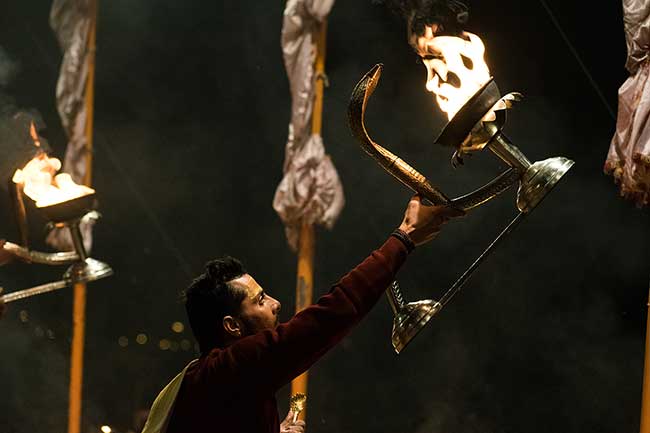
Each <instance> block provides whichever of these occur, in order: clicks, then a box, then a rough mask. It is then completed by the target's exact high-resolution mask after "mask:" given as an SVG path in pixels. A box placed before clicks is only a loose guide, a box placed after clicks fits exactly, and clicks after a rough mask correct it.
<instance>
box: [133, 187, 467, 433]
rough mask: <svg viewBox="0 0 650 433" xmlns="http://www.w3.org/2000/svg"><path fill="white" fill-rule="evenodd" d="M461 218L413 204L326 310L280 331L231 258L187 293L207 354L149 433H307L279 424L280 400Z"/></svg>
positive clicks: (161, 407)
mask: <svg viewBox="0 0 650 433" xmlns="http://www.w3.org/2000/svg"><path fill="white" fill-rule="evenodd" d="M461 214H462V212H461V211H458V210H455V209H451V208H447V207H439V206H425V205H423V204H422V203H421V202H420V199H419V198H418V197H414V198H412V199H411V201H410V202H409V204H408V207H407V209H406V212H405V215H404V219H403V221H402V224H401V225H400V226H399V229H397V230H395V231H394V232H393V233H392V234H391V236H390V237H389V238H388V240H386V242H385V243H384V244H383V246H381V247H380V248H379V249H378V250H376V251H374V252H373V253H372V254H371V255H370V256H369V257H368V258H367V259H366V260H364V261H363V263H361V264H360V265H359V266H357V267H356V268H355V269H353V270H352V271H351V272H350V273H348V274H347V275H345V276H344V277H343V278H342V279H341V280H340V281H339V282H338V283H337V284H336V285H335V286H334V287H333V288H332V289H331V290H330V292H329V293H328V294H326V295H325V296H323V297H321V298H320V299H319V300H318V302H317V303H316V304H314V305H312V306H310V307H308V308H306V309H305V310H303V311H301V312H300V313H298V314H296V315H295V316H294V317H293V318H292V319H291V320H290V321H288V322H287V323H283V324H279V321H278V317H279V316H278V314H279V312H280V303H279V302H278V301H277V300H275V299H274V298H272V297H271V296H270V295H269V294H268V293H266V292H265V291H264V289H263V288H262V287H261V286H260V284H259V283H258V282H257V281H255V279H254V278H253V276H251V275H250V274H248V273H247V272H246V270H245V269H244V268H243V266H242V264H241V263H240V262H239V261H237V260H236V259H233V258H231V257H225V258H222V259H219V260H214V261H212V262H210V263H208V264H207V266H206V272H205V273H204V274H202V275H201V276H199V277H198V278H196V279H195V280H194V281H193V282H192V284H191V285H190V287H189V288H188V290H187V291H186V302H185V307H186V310H187V314H188V317H189V322H190V326H191V327H192V332H193V333H194V336H195V337H196V339H197V340H198V342H199V346H200V349H201V356H200V358H199V359H198V360H196V361H194V362H193V363H191V364H190V365H189V366H188V367H186V369H185V370H184V372H182V373H181V374H179V375H178V376H177V377H176V379H174V381H172V383H170V384H169V385H168V386H167V387H166V388H165V389H164V390H163V391H162V392H161V393H160V395H159V396H158V398H157V399H156V401H155V402H154V405H153V406H152V409H151V415H150V416H149V420H148V421H147V425H146V426H145V429H144V430H143V433H159V432H166V433H211V432H215V433H216V432H224V433H257V432H259V433H278V432H282V433H289V432H292V433H301V432H303V431H304V422H302V421H299V422H297V423H292V419H291V415H292V414H291V413H289V415H288V416H287V418H286V419H285V420H284V421H283V422H282V424H280V422H279V417H278V412H277V407H276V401H275V393H276V391H277V390H278V389H279V388H281V387H282V386H284V385H285V384H287V383H289V382H290V381H291V380H292V379H293V378H295V377H296V376H298V375H300V374H301V373H303V372H304V371H306V370H307V369H309V367H311V365H312V364H313V363H314V362H316V361H317V360H318V359H319V358H320V357H321V356H323V355H324V354H325V353H326V352H327V351H328V350H329V349H331V348H332V347H333V346H334V345H336V344H337V343H338V342H339V341H340V340H341V339H342V338H343V337H344V336H345V335H347V334H348V333H349V332H350V330H351V329H352V328H353V327H354V325H356V324H357V323H358V322H359V321H360V320H361V319H362V318H363V317H364V316H365V315H366V313H368V311H370V309H371V308H372V307H373V306H374V304H375V303H376V302H377V300H378V299H379V298H380V297H381V296H382V294H383V293H384V291H385V289H386V288H387V287H388V285H389V284H390V283H391V282H392V281H393V280H394V278H395V274H396V272H397V270H398V269H399V268H400V266H401V265H402V263H403V262H404V261H405V260H406V257H407V255H408V253H409V252H410V251H411V250H412V249H413V248H414V247H415V246H417V245H421V244H424V243H426V242H428V241H430V240H431V239H432V238H433V237H435V235H436V234H437V233H438V232H439V231H440V227H441V226H442V224H443V223H445V222H447V221H448V220H449V219H450V218H452V217H456V216H460V215H461Z"/></svg>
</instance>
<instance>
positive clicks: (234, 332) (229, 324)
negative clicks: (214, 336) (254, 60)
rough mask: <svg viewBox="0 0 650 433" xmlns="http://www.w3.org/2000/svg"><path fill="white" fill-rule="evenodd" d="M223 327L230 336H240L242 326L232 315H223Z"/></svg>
mask: <svg viewBox="0 0 650 433" xmlns="http://www.w3.org/2000/svg"><path fill="white" fill-rule="evenodd" d="M223 329H224V330H225V331H226V333H228V334H229V335H230V336H231V337H234V338H239V337H241V336H242V327H241V325H240V324H239V320H237V319H235V318H234V317H232V316H225V317H224V318H223Z"/></svg>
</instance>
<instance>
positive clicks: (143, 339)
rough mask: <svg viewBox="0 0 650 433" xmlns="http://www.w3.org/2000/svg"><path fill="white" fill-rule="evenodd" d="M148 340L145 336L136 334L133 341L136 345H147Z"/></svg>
mask: <svg viewBox="0 0 650 433" xmlns="http://www.w3.org/2000/svg"><path fill="white" fill-rule="evenodd" d="M148 340H149V339H148V338H147V334H138V336H137V337H135V341H136V342H137V343H138V344H147V341H148Z"/></svg>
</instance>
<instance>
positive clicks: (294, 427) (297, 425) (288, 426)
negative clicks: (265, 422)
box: [280, 410, 305, 433]
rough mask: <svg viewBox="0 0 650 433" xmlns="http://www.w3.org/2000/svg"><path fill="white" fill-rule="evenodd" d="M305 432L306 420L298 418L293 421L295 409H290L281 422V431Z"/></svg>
mask: <svg viewBox="0 0 650 433" xmlns="http://www.w3.org/2000/svg"><path fill="white" fill-rule="evenodd" d="M304 432H305V422H304V421H303V420H297V421H296V422H293V411H292V410H290V411H289V413H288V414H287V417H286V418H285V419H284V421H282V423H281V424H280V433H304Z"/></svg>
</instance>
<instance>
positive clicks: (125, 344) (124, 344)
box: [117, 335, 129, 347]
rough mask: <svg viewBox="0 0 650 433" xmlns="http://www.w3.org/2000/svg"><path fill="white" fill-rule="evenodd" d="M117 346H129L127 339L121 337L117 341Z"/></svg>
mask: <svg viewBox="0 0 650 433" xmlns="http://www.w3.org/2000/svg"><path fill="white" fill-rule="evenodd" d="M117 344H119V345H120V346H121V347H126V346H128V345H129V339H128V338H126V337H125V336H124V335H122V336H121V337H120V338H118V339H117Z"/></svg>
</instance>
